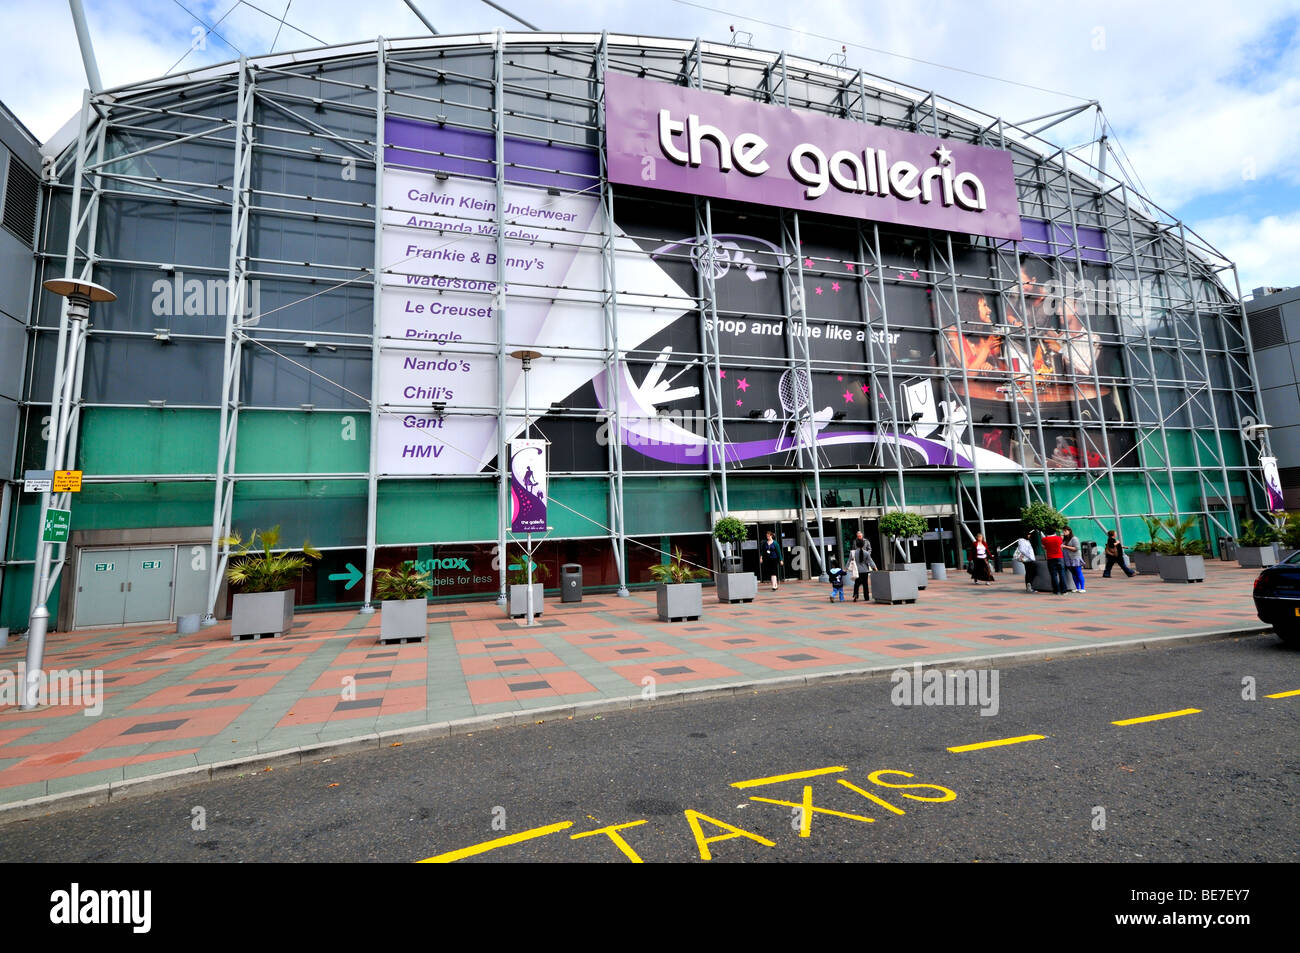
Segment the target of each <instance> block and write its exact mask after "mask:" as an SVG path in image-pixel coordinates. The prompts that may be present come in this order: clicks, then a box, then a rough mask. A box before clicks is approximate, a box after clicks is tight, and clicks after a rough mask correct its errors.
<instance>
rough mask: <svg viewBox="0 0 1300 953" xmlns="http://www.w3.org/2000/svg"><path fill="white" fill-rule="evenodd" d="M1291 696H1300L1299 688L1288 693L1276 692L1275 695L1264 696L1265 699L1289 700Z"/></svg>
mask: <svg viewBox="0 0 1300 953" xmlns="http://www.w3.org/2000/svg"><path fill="white" fill-rule="evenodd" d="M1292 695H1300V688H1297V689H1295V690H1294V691H1289V692H1278V693H1277V694H1276V695H1265V696H1264V697H1265V698H1290V697H1291V696H1292Z"/></svg>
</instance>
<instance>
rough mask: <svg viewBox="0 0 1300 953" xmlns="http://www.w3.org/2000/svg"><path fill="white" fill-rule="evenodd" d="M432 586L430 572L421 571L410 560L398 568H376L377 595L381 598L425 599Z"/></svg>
mask: <svg viewBox="0 0 1300 953" xmlns="http://www.w3.org/2000/svg"><path fill="white" fill-rule="evenodd" d="M432 588H433V580H432V578H431V577H430V575H429V573H427V572H421V571H420V570H418V569H416V568H415V564H414V563H412V562H409V561H408V562H404V563H402V564H401V565H400V566H398V567H397V568H396V569H376V570H375V595H376V597H378V598H379V599H402V600H406V599H423V598H424V597H425V596H427V595H428V594H429V590H430V589H432Z"/></svg>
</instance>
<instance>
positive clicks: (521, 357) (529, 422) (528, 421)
mask: <svg viewBox="0 0 1300 953" xmlns="http://www.w3.org/2000/svg"><path fill="white" fill-rule="evenodd" d="M510 356H511V357H513V358H514V359H515V360H517V361H520V362H521V363H522V364H523V366H524V439H525V440H528V439H531V437H532V430H533V418H532V413H531V410H530V407H529V404H528V372H529V371H531V370H532V369H533V361H534V360H536V359H537V358H539V357H541V356H542V352H541V351H531V350H528V349H527V348H520V349H519V350H517V351H511V352H510ZM510 466H511V463H510V460H509V458H508V457H507V461H506V467H507V468H509V467H510ZM527 540H528V549H527V552H528V577H527V582H528V586H527V592H526V593H525V596H524V604H525V605H526V606H527V607H528V622H527V623H525V625H526V626H527V627H529V628H532V627H533V626H536V625H537V620H536V619H535V618H534V617H533V533H532V531H531V530H529V532H528V534H527Z"/></svg>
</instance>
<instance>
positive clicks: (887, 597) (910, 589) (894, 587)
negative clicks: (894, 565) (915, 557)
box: [871, 570, 917, 605]
mask: <svg viewBox="0 0 1300 953" xmlns="http://www.w3.org/2000/svg"><path fill="white" fill-rule="evenodd" d="M916 594H917V585H916V573H914V572H908V571H897V572H887V571H882V570H877V571H876V572H873V573H872V574H871V598H872V599H874V600H875V601H876V602H887V603H889V604H890V605H893V604H895V603H898V602H915V601H916Z"/></svg>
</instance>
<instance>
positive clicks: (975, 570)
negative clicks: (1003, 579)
mask: <svg viewBox="0 0 1300 953" xmlns="http://www.w3.org/2000/svg"><path fill="white" fill-rule="evenodd" d="M990 555H991V553H990V551H989V546H988V543H986V542H984V534H983V533H977V534H976V536H975V542H973V543H971V547H970V578H971V582H972V583H973V584H974V585H977V586H978V585H979V584H980V583H981V582H982V583H984V584H985V585H989V586H991V585H993V582H994V579H993V570H992V569H990V568H989V556H990Z"/></svg>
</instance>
